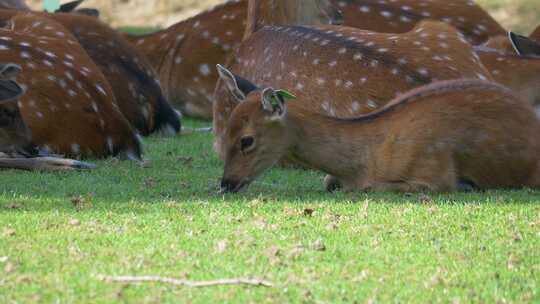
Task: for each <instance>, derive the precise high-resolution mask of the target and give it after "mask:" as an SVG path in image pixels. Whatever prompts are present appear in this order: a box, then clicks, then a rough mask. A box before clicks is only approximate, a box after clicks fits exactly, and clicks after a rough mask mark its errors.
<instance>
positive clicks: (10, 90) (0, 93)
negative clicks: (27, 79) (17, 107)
mask: <svg viewBox="0 0 540 304" xmlns="http://www.w3.org/2000/svg"><path fill="white" fill-rule="evenodd" d="M23 93H24V90H23V89H22V88H21V86H19V84H18V83H17V82H15V81H13V80H5V79H0V104H6V103H8V102H14V101H16V100H17V98H19V97H21V95H22V94H23Z"/></svg>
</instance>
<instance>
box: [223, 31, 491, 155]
mask: <svg viewBox="0 0 540 304" xmlns="http://www.w3.org/2000/svg"><path fill="white" fill-rule="evenodd" d="M226 66H227V67H223V66H218V73H219V74H220V80H219V81H218V84H217V85H216V90H215V97H214V99H215V101H214V121H213V129H214V134H215V141H214V149H215V150H216V151H217V153H218V154H219V156H220V157H221V158H223V157H224V154H225V153H224V152H225V151H224V148H223V136H224V134H225V131H226V124H227V121H228V118H229V116H230V113H231V112H232V111H233V109H234V107H235V106H236V105H238V102H239V101H240V100H242V99H243V97H244V96H245V95H246V94H245V89H246V88H247V89H249V88H250V86H249V85H247V83H248V82H251V83H257V84H259V85H262V86H273V87H281V88H283V89H286V90H289V91H291V92H293V94H295V95H297V96H299V99H298V100H299V101H298V106H299V107H304V108H306V109H311V110H313V111H314V112H317V113H321V114H325V115H329V116H335V117H340V118H347V117H355V116H357V115H360V114H363V113H368V112H372V111H374V110H376V109H378V108H380V107H382V106H384V105H385V104H386V103H387V102H388V101H390V100H392V99H393V98H395V97H396V96H397V95H399V94H402V93H403V92H406V91H408V90H410V89H412V88H414V87H418V86H422V85H425V84H428V83H430V82H433V81H436V80H446V79H455V78H477V79H483V80H492V76H491V75H490V73H489V72H488V71H487V70H486V69H485V67H484V66H483V65H482V63H481V62H480V58H479V57H478V55H477V54H476V53H475V52H474V49H473V48H472V46H471V45H470V44H469V43H468V42H467V41H466V40H465V38H464V36H463V34H461V33H460V32H459V31H457V30H456V29H455V28H453V27H451V26H449V25H448V24H445V23H442V22H434V21H422V22H420V23H419V24H418V25H417V26H416V27H415V28H414V29H413V30H411V31H410V32H407V33H405V34H384V33H375V32H371V31H365V30H358V29H355V28H350V27H344V26H332V25H321V26H311V27H310V26H266V27H263V28H262V29H261V30H259V31H257V32H255V33H254V34H252V35H251V36H250V37H249V38H248V39H247V40H245V41H244V42H243V43H242V44H241V46H240V47H239V48H238V49H237V50H236V52H235V55H234V56H233V57H232V59H231V60H230V61H229V62H228V63H227V64H226ZM237 75H243V77H245V78H243V77H239V76H237Z"/></svg>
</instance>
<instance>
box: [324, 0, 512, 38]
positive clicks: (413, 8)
mask: <svg viewBox="0 0 540 304" xmlns="http://www.w3.org/2000/svg"><path fill="white" fill-rule="evenodd" d="M334 3H335V4H336V5H337V6H338V7H339V8H340V9H341V10H342V12H343V18H344V24H345V25H347V26H351V27H356V28H360V29H365V30H370V31H374V32H381V33H405V32H409V31H410V30H412V29H413V28H414V27H415V26H416V25H417V24H418V22H420V21H422V20H436V21H441V22H445V23H448V24H450V25H452V26H454V27H455V28H457V29H458V30H459V31H461V32H462V33H463V34H464V35H465V39H467V41H469V42H470V43H471V44H473V45H480V44H482V43H485V42H486V41H487V40H488V39H489V38H491V37H496V36H505V34H506V31H505V29H504V28H503V27H502V26H501V25H500V24H499V23H498V22H497V21H495V19H493V18H492V17H491V16H490V15H489V14H488V13H487V12H486V11H485V10H483V9H482V8H481V7H480V6H478V5H476V4H475V3H474V1H472V0H455V1H446V0H432V1H418V0H395V1H377V0H334Z"/></svg>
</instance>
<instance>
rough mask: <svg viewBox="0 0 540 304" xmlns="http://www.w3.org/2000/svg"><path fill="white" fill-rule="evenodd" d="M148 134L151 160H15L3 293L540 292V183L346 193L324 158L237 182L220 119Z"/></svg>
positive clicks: (319, 297) (6, 209)
mask: <svg viewBox="0 0 540 304" xmlns="http://www.w3.org/2000/svg"><path fill="white" fill-rule="evenodd" d="M185 124H186V125H188V126H191V127H199V126H204V125H206V124H205V123H200V122H197V121H192V120H191V121H189V120H188V121H187V122H185ZM145 146H146V151H147V153H146V157H147V158H148V159H149V160H150V162H149V164H148V165H147V166H140V165H137V164H135V163H130V162H117V161H114V160H105V161H99V162H97V164H98V165H99V169H97V170H95V171H90V172H76V173H61V174H49V173H27V172H14V171H3V172H2V173H1V174H0V185H1V187H2V188H1V189H2V191H1V194H0V303H36V302H43V303H52V302H54V303H111V302H127V303H134V302H137V303H178V302H181V303H182V302H194V303H206V302H210V303H215V302H230V303H238V302H262V303H264V302H271V303H283V302H307V303H321V302H333V303H334V302H354V301H356V302H359V303H363V302H367V301H369V300H374V301H376V302H381V303H386V302H456V303H459V302H461V303H465V302H471V301H472V302H483V303H495V302H500V303H506V302H536V303H538V302H539V301H540V290H539V286H540V203H539V201H540V192H534V191H508V192H507V191H494V192H487V193H470V194H451V195H430V196H426V195H417V194H414V195H408V196H407V195H397V194H389V193H386V194H385V193H377V194H345V193H341V194H337V195H332V194H327V193H325V192H323V191H322V186H321V180H322V176H323V175H322V173H319V172H311V171H302V170H291V169H288V170H286V169H273V170H272V171H271V172H270V173H269V174H267V175H266V176H265V177H264V178H263V179H261V180H259V181H258V182H256V183H255V184H253V185H252V186H251V187H250V188H248V189H247V191H245V192H243V193H240V194H236V195H225V196H222V195H218V194H217V181H218V179H219V177H220V175H221V173H222V163H221V162H220V161H219V160H218V159H217V157H216V156H215V154H214V153H213V151H212V150H211V146H212V136H211V134H195V135H190V136H185V137H178V138H172V139H171V138H168V139H167V138H159V137H154V138H149V139H146V141H145ZM100 275H161V276H167V277H174V278H184V279H190V280H210V279H221V278H235V277H257V278H261V279H266V280H269V281H271V282H272V283H273V284H274V286H273V287H251V286H236V285H235V286H216V287H207V288H188V287H175V286H170V285H165V284H155V283H144V284H134V285H127V284H124V283H110V282H104V281H101V280H100V279H99V276H100Z"/></svg>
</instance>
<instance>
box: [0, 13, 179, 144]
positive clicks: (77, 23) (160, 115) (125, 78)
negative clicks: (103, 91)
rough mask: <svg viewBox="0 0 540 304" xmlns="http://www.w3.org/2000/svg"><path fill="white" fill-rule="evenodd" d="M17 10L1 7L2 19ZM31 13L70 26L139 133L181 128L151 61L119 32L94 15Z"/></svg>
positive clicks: (174, 131) (52, 33) (59, 33)
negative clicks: (164, 94)
mask: <svg viewBox="0 0 540 304" xmlns="http://www.w3.org/2000/svg"><path fill="white" fill-rule="evenodd" d="M17 14H19V13H18V12H15V11H8V10H0V19H2V20H7V19H9V18H11V17H12V16H14V15H17ZM32 15H34V16H39V17H43V18H49V19H51V20H54V21H56V22H58V23H60V24H61V25H63V26H64V27H65V28H67V29H68V30H69V32H70V34H72V35H73V36H74V37H75V38H76V40H77V42H78V43H80V44H81V45H82V46H83V47H84V50H85V52H86V53H87V54H88V55H89V56H90V58H91V59H92V60H93V61H94V62H95V63H96V64H97V66H98V67H99V68H100V69H101V70H102V71H103V75H105V77H106V78H107V80H108V82H109V83H110V85H111V86H112V89H113V92H114V95H115V97H116V100H117V103H118V106H119V107H120V110H121V111H122V113H123V114H124V116H125V117H126V118H127V119H128V121H129V122H130V123H131V124H132V125H133V126H134V128H135V129H136V130H137V131H138V132H139V133H141V134H142V135H148V134H150V133H152V132H154V131H158V130H159V131H164V132H165V133H176V132H178V131H179V130H180V118H179V117H178V115H177V113H176V112H175V111H174V110H173V109H172V108H171V106H170V104H169V103H168V101H167V100H166V98H165V97H164V96H163V94H162V92H161V88H160V86H159V83H158V82H157V79H156V75H155V73H154V71H153V70H152V67H151V65H150V63H149V62H148V61H147V59H146V57H145V56H144V55H143V54H141V53H140V52H139V51H138V50H136V49H135V48H134V47H133V46H132V45H131V44H130V43H129V42H128V41H127V40H126V39H125V38H124V37H123V36H122V35H121V34H120V33H118V32H117V31H115V30H113V29H112V28H110V27H109V26H107V25H105V24H104V23H102V22H101V21H99V20H98V19H97V18H95V17H91V16H85V15H81V14H67V13H55V14H48V13H36V12H34V13H32ZM44 34H48V35H49V36H52V37H57V38H62V37H63V36H59V35H63V34H64V33H63V32H56V31H54V30H50V31H49V32H47V31H45V32H44Z"/></svg>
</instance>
